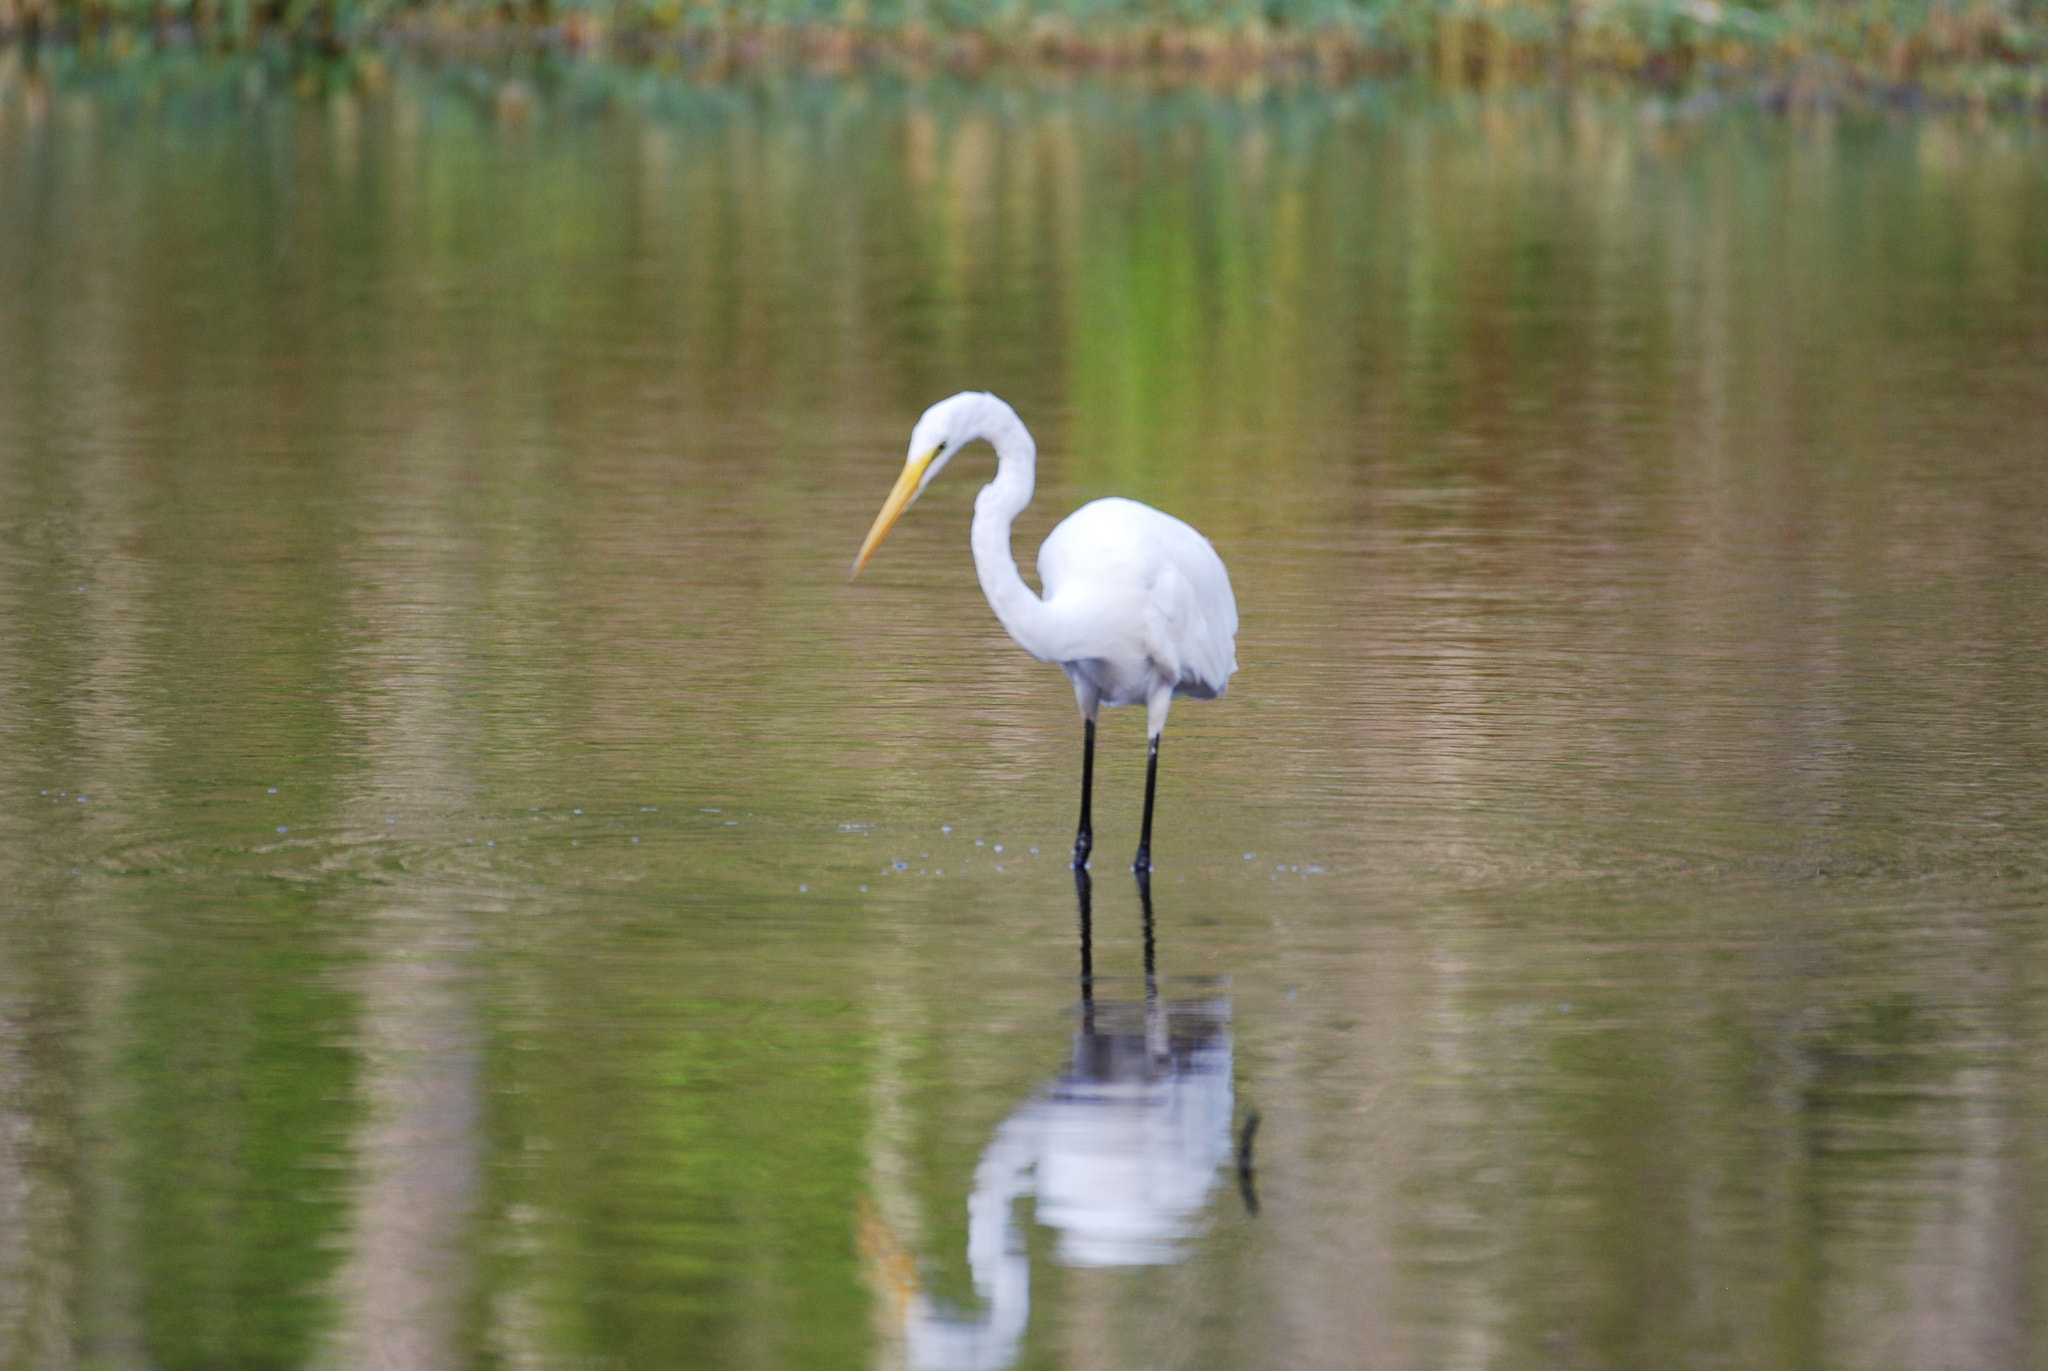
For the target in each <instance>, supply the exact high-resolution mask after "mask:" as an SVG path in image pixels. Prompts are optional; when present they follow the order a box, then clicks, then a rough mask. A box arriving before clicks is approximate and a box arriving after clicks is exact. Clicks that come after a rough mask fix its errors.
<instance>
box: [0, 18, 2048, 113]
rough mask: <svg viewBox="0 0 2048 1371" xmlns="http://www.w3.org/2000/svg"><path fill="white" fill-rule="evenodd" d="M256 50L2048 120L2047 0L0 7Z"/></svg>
mask: <svg viewBox="0 0 2048 1371" xmlns="http://www.w3.org/2000/svg"><path fill="white" fill-rule="evenodd" d="M164 50H183V51H187V52H198V53H220V54H235V53H242V54H260V55H264V56H266V57H268V58H270V59H273V60H274V59H283V60H287V61H289V62H291V63H292V64H294V65H297V66H305V65H308V64H321V63H339V64H343V65H344V66H349V67H353V68H359V69H360V70H361V71H363V72H367V73H370V76H369V77H367V78H366V79H370V80H374V79H375V77H374V73H375V72H376V71H377V70H378V69H379V67H380V65H381V62H382V59H383V58H384V57H385V56H398V55H405V56H415V57H426V58H428V59H450V58H452V59H458V60H476V59H487V60H488V59H503V58H508V57H510V58H516V57H518V56H520V55H540V56H558V57H564V58H593V59H608V60H615V61H623V62H641V63H646V62H652V63H657V64H684V65H687V66H689V67H690V68H691V69H692V70H693V71H696V72H697V73H699V74H703V75H708V76H711V77H718V76H723V75H739V74H743V73H746V72H750V71H758V70H775V69H784V70H787V69H797V70H803V71H806V72H811V73H816V74H822V75H840V74H854V73H858V72H861V71H868V70H874V69H876V68H893V69H909V70H913V71H923V70H931V71H952V72H956V73H961V74H966V75H973V74H976V73H979V72H982V71H985V70H988V69H991V68H995V67H1028V68H1040V69H1054V70H1060V71H1076V72H1085V71H1112V72H1141V73H1151V74H1159V75H1164V76H1170V77H1192V78H1195V79H1202V78H1225V79H1231V78H1237V77H1243V76H1253V75H1282V76H1295V77H1302V78H1307V79H1316V80H1326V81H1327V80H1347V79H1353V78H1356V77H1359V76H1366V75H1391V74H1396V73H1404V72H1405V73H1421V74H1426V75H1428V76H1430V77H1432V78H1434V79H1435V80H1436V81H1438V82H1439V83H1441V84H1443V85H1445V86H1448V87H1451V88H1460V87H1473V86H1488V85H1495V84H1501V83H1509V82H1543V81H1553V80H1572V79H1578V78H1581V77H1594V78H1600V79H1619V80H1621V81H1625V82H1632V83H1638V84H1642V85H1646V86H1651V87H1659V88H1665V89H1693V88H1705V89H1718V90H1735V91H1748V92H1752V93H1754V94H1755V95H1756V96H1758V97H1759V98H1760V99H1762V100H1763V101H1765V102H1766V103H1770V104H1779V105H1811V104H1821V103H1833V102H1842V101H1855V102H1862V103H1872V102H1877V103H1892V104H1903V105H1937V106H1948V107H1967V108H1970V109H1973V110H1988V109H2006V110H2012V109H2021V110H2026V111H2029V112H2033V113H2037V114H2048V0H1848V2H1845V3H1825V2H1824V0H1748V2H1747V3H1733V2H1731V0H0V51H11V54H12V60H13V62H14V63H15V64H16V65H17V66H21V65H26V66H29V67H31V68H32V67H33V66H34V64H35V63H36V62H37V61H38V60H39V59H40V58H41V57H43V56H44V55H46V54H60V53H61V54H63V55H64V56H65V58H66V60H67V61H69V62H71V63H74V64H77V65H84V66H93V65H101V64H106V63H109V62H119V61H121V60H124V59H126V58H129V57H132V56H133V55H135V54H137V53H147V52H158V51H164Z"/></svg>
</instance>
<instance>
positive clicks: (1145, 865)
mask: <svg viewBox="0 0 2048 1371" xmlns="http://www.w3.org/2000/svg"><path fill="white" fill-rule="evenodd" d="M1158 787H1159V739H1157V738H1154V739H1153V740H1152V749H1151V751H1150V752H1149V753H1148V754H1147V755H1146V757H1145V827H1144V829H1143V830H1142V831H1141V832H1140V833H1139V834H1138V860H1137V861H1135V862H1132V863H1131V870H1133V871H1135V872H1138V873H1139V874H1140V875H1149V874H1150V873H1151V870H1152V792H1153V791H1154V790H1156V789H1158Z"/></svg>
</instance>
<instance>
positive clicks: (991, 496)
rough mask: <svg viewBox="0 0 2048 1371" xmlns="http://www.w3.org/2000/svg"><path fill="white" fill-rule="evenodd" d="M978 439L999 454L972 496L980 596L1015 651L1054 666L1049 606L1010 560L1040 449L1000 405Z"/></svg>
mask: <svg viewBox="0 0 2048 1371" xmlns="http://www.w3.org/2000/svg"><path fill="white" fill-rule="evenodd" d="M976 436H977V437H980V438H985V439H987V440H988V441H989V443H990V444H992V445H993V446H994V447H995V450H996V478H995V480H993V481H990V482H989V483H988V484H987V485H985V486H983V487H982V488H981V493H980V494H979V495H977V496H975V497H974V529H973V532H972V533H971V535H970V537H969V543H970V545H971V546H972V547H973V549H974V570H975V572H976V574H977V575H979V576H980V577H981V591H982V594H984V595H986V596H988V603H989V608H991V609H993V610H994V611H995V612H996V618H997V619H998V620H1000V621H1001V622H1002V625H1003V627H1004V628H1006V629H1008V630H1009V633H1010V636H1011V637H1012V638H1014V639H1016V640H1017V646H1019V647H1021V648H1023V649H1024V650H1025V651H1026V652H1028V653H1030V654H1031V655H1032V656H1034V657H1036V658H1038V659H1039V660H1040V661H1042V662H1049V661H1053V660H1055V659H1054V658H1053V657H1052V656H1051V655H1050V653H1051V652H1052V644H1051V641H1050V634H1051V629H1052V625H1051V623H1050V621H1049V616H1048V615H1047V613H1046V608H1045V601H1043V600H1041V599H1039V598H1038V594H1037V592H1036V591H1034V590H1032V589H1031V587H1030V586H1028V585H1026V584H1024V578H1023V577H1022V576H1021V575H1019V574H1018V572H1017V563H1016V560H1015V559H1014V558H1012V557H1011V556H1010V528H1011V526H1012V525H1013V524H1015V523H1016V522H1017V516H1018V515H1019V514H1021V513H1023V512H1024V509H1025V506H1027V505H1029V504H1030V503H1031V491H1032V487H1033V486H1034V485H1035V483H1036V479H1037V468H1038V445H1037V444H1036V443H1034V442H1032V441H1031V432H1030V430H1028V429H1026V428H1025V427H1024V421H1023V420H1022V419H1019V418H1018V417H1017V413H1016V411H1015V410H1013V409H1011V408H1010V407H1009V406H1008V405H1005V404H1002V403H1001V402H1000V401H997V403H996V405H995V406H992V407H991V411H990V413H989V414H988V415H987V417H986V418H984V419H983V421H982V424H981V430H980V432H979V433H978V434H977V435H976Z"/></svg>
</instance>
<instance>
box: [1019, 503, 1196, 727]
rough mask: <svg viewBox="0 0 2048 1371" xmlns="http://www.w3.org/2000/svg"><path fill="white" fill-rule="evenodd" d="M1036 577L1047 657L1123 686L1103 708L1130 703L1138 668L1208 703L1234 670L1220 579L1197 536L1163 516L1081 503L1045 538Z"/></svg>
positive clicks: (1125, 506)
mask: <svg viewBox="0 0 2048 1371" xmlns="http://www.w3.org/2000/svg"><path fill="white" fill-rule="evenodd" d="M1038 578H1039V581H1040V583H1041V584H1042V585H1043V586H1044V588H1045V600H1046V603H1047V605H1048V606H1050V607H1052V608H1054V609H1055V610H1056V611H1057V614H1058V618H1059V623H1060V629H1061V633H1060V637H1061V640H1062V641H1061V645H1060V647H1059V649H1058V651H1057V653H1056V654H1055V660H1059V661H1062V662H1074V661H1096V662H1102V663H1105V664H1106V666H1107V668H1108V670H1109V672H1110V674H1112V675H1113V676H1115V677H1116V678H1117V679H1118V680H1119V681H1123V682H1127V683H1128V684H1129V686H1130V687H1132V690H1131V691H1130V692H1129V693H1127V692H1126V691H1123V690H1117V691H1111V692H1108V693H1109V694H1110V695H1111V696H1112V698H1111V700H1110V702H1111V703H1137V699H1138V698H1142V694H1143V692H1142V690H1141V689H1137V687H1138V686H1139V682H1138V680H1137V679H1135V677H1136V675H1138V674H1141V673H1144V672H1146V671H1149V672H1156V673H1157V675H1158V676H1159V677H1160V678H1161V679H1162V680H1164V681H1165V682H1167V683H1169V684H1171V685H1172V686H1173V687H1174V689H1175V690H1176V692H1178V693H1181V694H1187V695H1193V696H1196V697H1198V698H1203V699H1208V698H1212V697H1214V696H1217V695H1221V694H1222V693H1223V690H1224V687H1225V686H1226V685H1228V684H1229V682H1230V675H1231V673H1232V672H1234V671H1236V670H1237V645H1236V636H1237V599H1236V597H1235V596H1233V595H1232V594H1231V590H1230V573H1229V572H1228V571H1226V570H1225V569H1224V566H1223V559H1222V558H1221V557H1218V556H1217V555H1216V549H1215V548H1213V547H1211V546H1209V540H1208V539H1207V538H1204V537H1203V536H1202V535H1201V534H1199V533H1197V532H1196V531H1195V530H1194V529H1193V528H1190V527H1189V526H1188V525H1187V524H1184V523H1182V522H1181V521H1180V520H1178V519H1176V518H1174V517H1173V516H1172V515H1170V514H1163V513H1161V512H1160V511H1158V510H1156V509H1153V508H1152V507H1151V506H1150V505H1141V504H1139V503H1138V502H1137V501H1135V500H1125V499H1119V498H1111V499H1107V500H1096V501H1094V502H1092V503H1090V504H1086V505H1083V506H1082V507H1081V508H1079V509H1077V510H1075V511H1074V512H1073V513H1072V514H1070V515H1068V516H1067V517H1066V518H1065V519H1064V520H1062V521H1061V522H1060V525H1059V527H1057V528H1055V529H1054V530H1053V531H1052V532H1051V533H1050V534H1049V535H1047V537H1046V540H1045V543H1044V545H1043V546H1042V547H1041V548H1040V549H1039V552H1038ZM1134 695H1135V697H1136V698H1133V696H1134ZM1116 696H1123V698H1115V697H1116Z"/></svg>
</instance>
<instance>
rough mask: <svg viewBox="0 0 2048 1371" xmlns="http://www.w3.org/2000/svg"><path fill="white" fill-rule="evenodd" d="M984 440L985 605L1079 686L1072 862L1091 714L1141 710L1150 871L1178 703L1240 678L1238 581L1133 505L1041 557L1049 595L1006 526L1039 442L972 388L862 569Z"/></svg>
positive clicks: (890, 512) (1090, 785)
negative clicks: (1021, 563)
mask: <svg viewBox="0 0 2048 1371" xmlns="http://www.w3.org/2000/svg"><path fill="white" fill-rule="evenodd" d="M977 439H985V440H987V442H988V443H989V444H990V445H992V446H993V447H994V448H995V450H996V478H995V480H993V481H991V482H989V483H988V484H987V485H985V486H983V487H982V488H981V493H980V494H979V495H977V496H975V498H974V527H973V530H972V532H971V534H970V535H969V543H970V546H972V548H973V550H974V569H975V571H976V572H977V573H978V574H979V575H980V577H981V589H982V593H983V594H985V595H987V596H988V603H989V607H990V608H991V609H993V610H995V612H996V618H997V619H998V620H1000V621H1001V622H1002V625H1003V627H1004V628H1006V629H1008V630H1009V631H1010V636H1011V637H1012V638H1014V639H1016V641H1017V646H1019V647H1021V648H1023V649H1024V650H1025V651H1026V652H1028V653H1030V654H1031V655H1032V656H1034V657H1036V658H1037V659H1038V660H1039V661H1041V662H1052V663H1055V664H1057V665H1058V666H1059V668H1060V670H1062V671H1064V672H1066V673H1067V678H1068V679H1069V680H1071V681H1072V682H1073V683H1074V697H1075V699H1076V700H1077V701H1078V702H1079V704H1080V706H1081V720H1082V729H1083V731H1082V744H1081V822H1080V826H1079V828H1078V829H1077V830H1076V832H1075V834H1074V862H1075V865H1077V866H1079V865H1083V864H1085V863H1086V862H1087V860H1088V853H1089V850H1090V849H1091V848H1092V847H1094V845H1095V831H1094V822H1093V819H1092V818H1091V816H1090V813H1089V797H1090V794H1091V792H1092V791H1093V789H1094V784H1095V713H1096V710H1097V709H1098V708H1099V707H1100V706H1102V705H1109V706H1112V707H1115V706H1118V705H1135V704H1142V705H1144V706H1145V723H1146V734H1147V737H1148V739H1149V744H1150V745H1149V748H1148V751H1147V754H1146V761H1145V822H1144V828H1143V831H1142V833H1141V835H1140V837H1139V839H1138V856H1137V860H1136V861H1135V862H1134V863H1133V864H1132V867H1133V869H1134V870H1136V871H1140V872H1149V871H1150V870H1151V869H1152V796H1153V792H1154V790H1155V789H1156V788H1157V785H1158V781H1159V734H1160V732H1161V730H1163V729H1164V728H1165V727H1166V715H1167V711H1168V710H1169V709H1171V708H1172V706H1173V697H1174V696H1176V695H1189V696H1192V697H1194V698H1195V699H1198V700H1213V699H1215V698H1216V697H1217V696H1219V695H1221V694H1222V693H1223V691H1224V687H1226V686H1227V685H1228V684H1229V683H1230V675H1231V673H1232V672H1234V671H1236V670H1237V645H1236V641H1235V640H1236V636H1237V600H1236V597H1234V596H1233V595H1232V594H1231V593H1230V573H1229V572H1227V571H1225V570H1224V569H1223V559H1222V558H1221V557H1218V556H1217V555H1216V549H1215V548H1213V547H1211V546H1209V540H1208V539H1207V538H1204V537H1203V536H1202V535H1201V534H1199V533H1197V532H1195V530H1194V529H1192V528H1190V527H1188V526H1187V525H1186V524H1184V523H1182V522H1181V521H1180V520H1178V519H1176V518H1174V517H1173V516H1172V515H1170V514H1162V513H1160V512H1159V511H1158V510H1156V509H1153V508H1152V507H1151V506H1149V505H1141V504H1139V503H1138V502H1137V501H1136V500H1124V499H1119V498H1114V497H1112V498H1110V499H1106V500H1096V501H1093V502H1091V503H1089V504H1085V505H1083V506H1081V508H1079V509H1077V510H1075V511H1074V512H1073V513H1072V514H1069V515H1068V516H1067V517H1066V518H1064V519H1062V520H1061V521H1060V523H1059V526H1058V527H1057V528H1055V529H1053V531H1052V532H1051V533H1049V534H1047V535H1046V539H1045V542H1044V544H1043V545H1042V546H1040V547H1039V549H1038V579H1039V583H1040V584H1041V585H1043V586H1044V587H1045V593H1044V595H1043V596H1042V597H1041V596H1039V595H1037V594H1034V593H1033V592H1032V589H1031V587H1030V586H1028V585H1026V584H1024V578H1023V577H1022V576H1020V575H1018V574H1017V564H1016V562H1015V561H1013V560H1011V557H1010V526H1011V525H1012V524H1014V523H1015V522H1016V520H1017V516H1018V515H1019V514H1021V513H1022V512H1023V510H1024V507H1025V506H1026V505H1028V504H1030V503H1031V490H1032V485H1033V483H1034V481H1035V479H1036V468H1037V464H1038V445H1037V444H1036V443H1034V442H1033V441H1032V440H1031V432H1030V430H1028V429H1026V428H1025V427H1024V421H1023V420H1022V419H1019V418H1018V417H1017V411H1016V410H1014V409H1011V408H1010V407H1009V406H1008V405H1007V404H1004V403H1003V402H1002V401H1001V400H998V399H997V398H996V397H995V396H993V395H987V394H984V393H982V392H980V391H965V392H962V393H961V394H959V395H955V396H953V397H952V398H951V399H947V400H941V401H939V403H937V404H935V405H933V406H932V407H931V408H930V409H928V410H926V411H925V412H924V417H923V418H921V419H919V420H918V421H917V427H916V428H914V429H912V430H911V432H910V455H909V457H908V458H907V459H906V460H905V462H904V464H903V474H902V475H900V476H898V477H897V478H896V488H895V489H894V490H892V491H890V492H889V498H888V499H887V500H886V501H884V502H883V504H882V512H881V513H880V514H878V515H876V516H875V525H874V527H873V528H871V529H869V530H868V536H867V540H866V541H865V542H863V543H862V544H861V545H860V555H859V556H858V557H856V558H855V559H854V562H853V574H854V575H855V576H858V575H859V574H860V569H861V568H862V567H863V566H865V565H867V560H868V558H869V557H871V556H873V555H874V551H875V549H876V547H878V546H880V544H881V541H882V539H883V538H884V537H885V536H886V535H887V534H888V532H889V530H890V528H891V527H893V526H894V524H895V523H896V520H897V519H898V518H900V517H901V516H902V514H903V511H904V510H906V509H908V508H910V506H911V505H912V504H913V503H915V501H916V500H917V497H918V496H920V495H922V494H923V493H924V488H925V487H926V486H928V485H930V484H931V482H932V478H933V477H935V476H937V475H938V474H939V472H940V471H941V470H943V469H944V468H945V465H946V463H947V462H949V461H951V460H952V459H953V456H954V454H956V453H958V452H959V451H960V449H961V448H963V447H966V446H967V445H968V444H969V443H972V442H974V441H976V440H977Z"/></svg>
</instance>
